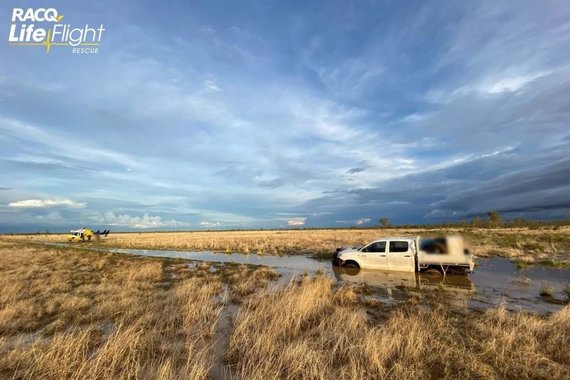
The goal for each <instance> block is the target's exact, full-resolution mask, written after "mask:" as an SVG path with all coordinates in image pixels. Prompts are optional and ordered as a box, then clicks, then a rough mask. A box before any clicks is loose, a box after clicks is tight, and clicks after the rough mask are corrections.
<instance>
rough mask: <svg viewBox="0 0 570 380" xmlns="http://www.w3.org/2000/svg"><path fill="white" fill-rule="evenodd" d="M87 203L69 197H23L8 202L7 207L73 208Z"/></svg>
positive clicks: (81, 206)
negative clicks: (20, 199) (22, 198)
mask: <svg viewBox="0 0 570 380" xmlns="http://www.w3.org/2000/svg"><path fill="white" fill-rule="evenodd" d="M86 205H87V204H86V203H83V202H75V201H72V200H71V199H25V200H22V201H17V202H10V203H8V207H14V208H41V207H55V206H65V207H73V208H83V207H85V206H86Z"/></svg>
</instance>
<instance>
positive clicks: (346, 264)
mask: <svg viewBox="0 0 570 380" xmlns="http://www.w3.org/2000/svg"><path fill="white" fill-rule="evenodd" d="M343 267H347V268H360V265H358V263H357V262H356V261H354V260H348V261H345V262H344V264H343Z"/></svg>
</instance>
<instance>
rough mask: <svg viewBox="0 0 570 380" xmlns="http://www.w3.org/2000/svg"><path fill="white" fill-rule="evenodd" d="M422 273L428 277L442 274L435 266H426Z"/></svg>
mask: <svg viewBox="0 0 570 380" xmlns="http://www.w3.org/2000/svg"><path fill="white" fill-rule="evenodd" d="M423 273H424V274H425V275H426V276H429V277H439V276H443V273H441V269H437V268H428V269H426V270H425V271H424V272H423Z"/></svg>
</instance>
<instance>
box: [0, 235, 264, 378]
mask: <svg viewBox="0 0 570 380" xmlns="http://www.w3.org/2000/svg"><path fill="white" fill-rule="evenodd" d="M208 269H209V268H208V267H207V266H198V267H196V268H189V267H188V265H187V263H184V262H180V261H173V260H157V259H150V258H137V257H128V256H120V255H116V254H106V253H95V252H88V251H77V250H70V249H57V248H53V247H51V248H49V247H43V248H42V247H37V246H36V247H33V246H32V247H31V246H23V245H14V244H6V243H0V289H2V292H1V293H0V378H24V379H38V378H42V379H45V378H47V379H63V378H66V379H67V378H77V379H79V378H81V379H85V378H88V379H89V378H91V379H108V378H161V379H170V378H172V379H179V378H180V379H188V378H206V377H208V375H209V371H210V369H211V367H212V366H213V365H214V364H215V363H213V360H212V346H213V333H214V328H215V325H216V323H217V320H218V316H219V314H220V311H221V309H222V308H223V307H224V306H225V304H226V303H227V302H228V298H229V297H228V296H229V293H230V292H231V289H232V287H233V285H232V281H227V280H226V278H229V277H231V276H232V275H234V274H235V273H234V272H236V273H239V276H241V278H242V279H243V280H244V282H246V283H247V282H250V283H254V284H255V286H256V287H262V286H264V285H265V284H266V283H267V281H266V280H265V279H267V278H269V275H268V271H267V269H265V268H261V269H257V270H256V269H252V268H249V267H240V268H237V267H236V268H233V267H231V266H229V267H228V266H226V267H224V268H222V269H221V270H220V273H219V274H212V273H210V272H209V271H208Z"/></svg>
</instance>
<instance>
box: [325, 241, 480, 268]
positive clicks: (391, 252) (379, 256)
mask: <svg viewBox="0 0 570 380" xmlns="http://www.w3.org/2000/svg"><path fill="white" fill-rule="evenodd" d="M333 264H334V265H338V266H343V267H353V268H366V269H380V270H389V271H397V272H426V273H428V274H446V273H467V272H472V271H473V268H474V266H475V262H474V259H473V254H472V253H471V252H470V251H469V249H468V248H467V247H466V245H465V242H464V240H463V238H462V237H461V236H457V235H454V236H445V237H438V238H435V239H422V238H420V237H417V238H409V237H389V238H382V239H378V240H374V241H373V242H371V243H369V244H367V245H365V246H363V247H353V248H337V250H336V252H335V254H334V256H333Z"/></svg>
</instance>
